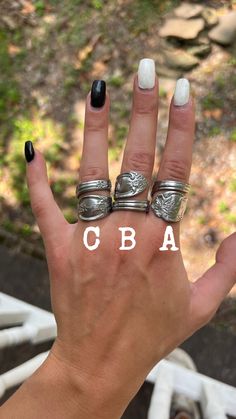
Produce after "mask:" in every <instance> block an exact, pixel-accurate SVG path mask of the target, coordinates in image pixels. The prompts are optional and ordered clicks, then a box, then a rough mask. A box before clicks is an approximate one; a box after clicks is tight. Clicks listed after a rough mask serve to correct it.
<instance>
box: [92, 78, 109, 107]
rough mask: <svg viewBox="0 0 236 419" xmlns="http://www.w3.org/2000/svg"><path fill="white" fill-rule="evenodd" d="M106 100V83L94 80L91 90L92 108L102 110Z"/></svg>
mask: <svg viewBox="0 0 236 419" xmlns="http://www.w3.org/2000/svg"><path fill="white" fill-rule="evenodd" d="M105 100H106V82H105V81H104V80H94V82H93V84H92V88H91V106H93V107H94V108H101V107H102V106H103V105H104V103H105Z"/></svg>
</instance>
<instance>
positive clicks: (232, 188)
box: [229, 177, 236, 192]
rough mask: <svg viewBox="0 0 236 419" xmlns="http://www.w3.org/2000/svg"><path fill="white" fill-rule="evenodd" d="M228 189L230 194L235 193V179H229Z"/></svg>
mask: <svg viewBox="0 0 236 419" xmlns="http://www.w3.org/2000/svg"><path fill="white" fill-rule="evenodd" d="M229 189H230V191H231V192H236V177H235V178H233V179H231V181H230V184H229Z"/></svg>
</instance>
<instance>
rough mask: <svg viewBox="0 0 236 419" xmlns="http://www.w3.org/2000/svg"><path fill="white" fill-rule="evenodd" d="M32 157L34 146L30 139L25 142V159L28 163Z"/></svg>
mask: <svg viewBox="0 0 236 419" xmlns="http://www.w3.org/2000/svg"><path fill="white" fill-rule="evenodd" d="M33 158H34V146H33V143H32V141H26V142H25V159H26V161H27V162H28V163H29V162H31V161H32V160H33Z"/></svg>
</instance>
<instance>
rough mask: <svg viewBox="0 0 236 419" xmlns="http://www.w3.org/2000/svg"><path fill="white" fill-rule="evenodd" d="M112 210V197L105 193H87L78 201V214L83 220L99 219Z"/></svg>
mask: <svg viewBox="0 0 236 419" xmlns="http://www.w3.org/2000/svg"><path fill="white" fill-rule="evenodd" d="M111 211H112V198H111V197H110V196H104V195H85V196H82V197H81V198H80V199H79V202H78V216H79V218H80V219H81V220H83V221H92V220H99V219H100V218H104V217H106V216H107V215H109V214H110V212H111Z"/></svg>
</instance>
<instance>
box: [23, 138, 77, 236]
mask: <svg viewBox="0 0 236 419" xmlns="http://www.w3.org/2000/svg"><path fill="white" fill-rule="evenodd" d="M25 158H26V161H27V168H26V178H27V184H28V189H29V194H30V202H31V208H32V211H33V214H34V216H35V218H36V221H37V223H38V226H39V229H40V232H41V234H42V236H43V239H44V242H45V244H47V243H48V244H49V243H52V242H54V241H55V240H56V241H58V239H59V240H61V239H62V238H63V235H64V234H65V228H66V227H68V226H69V225H70V224H69V223H68V222H67V221H66V219H65V218H64V215H63V214H62V212H61V210H60V208H59V207H58V205H57V203H56V201H55V199H54V197H53V193H52V190H51V188H50V186H49V183H48V176H47V167H46V162H45V160H44V157H43V155H42V154H41V153H40V152H39V151H38V150H34V147H33V144H32V142H31V141H26V143H25Z"/></svg>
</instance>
